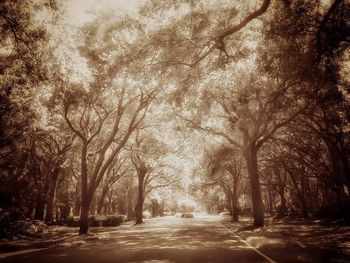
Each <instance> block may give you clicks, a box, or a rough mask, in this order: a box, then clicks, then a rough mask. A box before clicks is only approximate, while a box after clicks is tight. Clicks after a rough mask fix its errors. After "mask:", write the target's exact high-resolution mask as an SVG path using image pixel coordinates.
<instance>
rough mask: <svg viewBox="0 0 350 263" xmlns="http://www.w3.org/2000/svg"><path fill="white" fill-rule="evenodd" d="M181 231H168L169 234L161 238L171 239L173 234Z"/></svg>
mask: <svg viewBox="0 0 350 263" xmlns="http://www.w3.org/2000/svg"><path fill="white" fill-rule="evenodd" d="M179 230H181V229H175V230H173V231H170V232H169V233H167V234H166V235H164V236H162V238H168V237H171V236H172V235H173V234H175V233H176V232H177V231H179Z"/></svg>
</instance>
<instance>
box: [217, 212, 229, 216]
mask: <svg viewBox="0 0 350 263" xmlns="http://www.w3.org/2000/svg"><path fill="white" fill-rule="evenodd" d="M219 215H221V216H229V215H231V213H230V212H227V211H224V212H221V213H220V214H219Z"/></svg>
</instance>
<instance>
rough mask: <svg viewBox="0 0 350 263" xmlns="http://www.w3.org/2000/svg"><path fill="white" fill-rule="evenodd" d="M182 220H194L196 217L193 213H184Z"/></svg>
mask: <svg viewBox="0 0 350 263" xmlns="http://www.w3.org/2000/svg"><path fill="white" fill-rule="evenodd" d="M181 218H194V215H193V214H192V213H183V214H182V215H181Z"/></svg>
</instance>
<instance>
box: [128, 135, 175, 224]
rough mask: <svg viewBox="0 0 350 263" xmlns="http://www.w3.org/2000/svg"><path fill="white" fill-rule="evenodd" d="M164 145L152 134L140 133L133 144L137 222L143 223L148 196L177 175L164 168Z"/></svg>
mask: <svg viewBox="0 0 350 263" xmlns="http://www.w3.org/2000/svg"><path fill="white" fill-rule="evenodd" d="M165 150H166V149H165V148H164V145H162V144H161V143H160V142H159V141H157V140H156V139H154V138H152V137H150V136H147V135H145V136H142V135H139V134H138V136H137V137H136V139H135V143H134V145H133V146H132V150H131V151H132V152H131V161H132V163H133V165H134V167H135V170H136V173H137V180H138V185H137V186H138V192H137V202H136V207H135V217H136V224H141V223H142V222H143V220H142V213H143V205H144V202H145V198H146V196H147V195H148V194H149V193H150V192H151V191H153V190H155V189H157V188H163V187H167V186H170V185H171V184H173V183H174V182H176V181H177V177H174V175H173V174H170V173H169V171H167V170H166V169H164V164H163V163H162V162H161V158H162V155H164V154H165Z"/></svg>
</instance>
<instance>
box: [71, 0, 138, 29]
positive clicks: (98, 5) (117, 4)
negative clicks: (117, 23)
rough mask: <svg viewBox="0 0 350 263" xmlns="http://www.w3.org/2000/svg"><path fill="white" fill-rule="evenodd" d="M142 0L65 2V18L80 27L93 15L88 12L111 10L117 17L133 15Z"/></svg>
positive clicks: (82, 0) (81, 0)
mask: <svg viewBox="0 0 350 263" xmlns="http://www.w3.org/2000/svg"><path fill="white" fill-rule="evenodd" d="M142 2H143V1H142V0H127V1H125V0H66V7H67V16H68V19H69V21H71V22H72V23H74V24H77V25H81V24H83V23H84V22H87V21H90V20H91V19H92V18H93V15H91V14H89V13H90V11H92V10H93V11H97V12H101V11H106V10H109V11H111V10H113V11H115V13H116V16H118V15H121V16H123V15H126V14H128V15H134V14H136V13H137V9H138V6H139V5H140V4H141V3H142Z"/></svg>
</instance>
